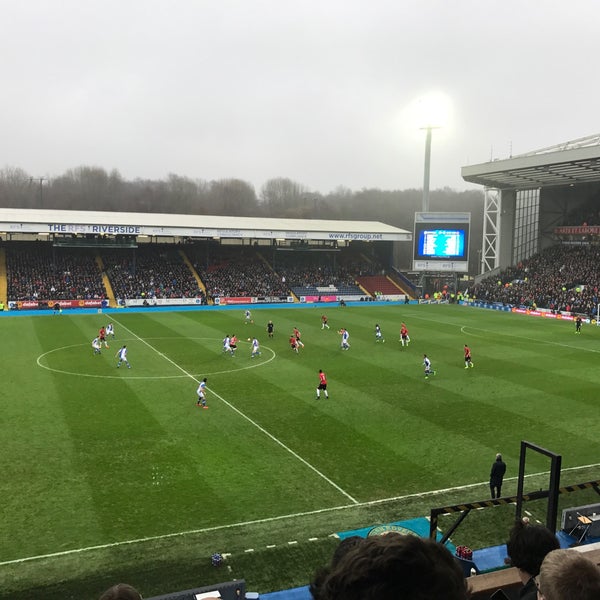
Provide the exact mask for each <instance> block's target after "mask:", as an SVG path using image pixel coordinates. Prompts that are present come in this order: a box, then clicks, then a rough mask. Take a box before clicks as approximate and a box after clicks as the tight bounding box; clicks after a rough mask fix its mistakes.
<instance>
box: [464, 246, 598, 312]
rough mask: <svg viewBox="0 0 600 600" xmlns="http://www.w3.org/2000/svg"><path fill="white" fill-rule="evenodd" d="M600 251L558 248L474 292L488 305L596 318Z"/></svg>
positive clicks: (589, 247)
mask: <svg viewBox="0 0 600 600" xmlns="http://www.w3.org/2000/svg"><path fill="white" fill-rule="evenodd" d="M599 261H600V247H598V246H592V245H576V246H573V245H558V246H553V247H551V248H548V249H546V250H544V251H542V252H540V253H539V254H536V255H534V256H532V257H531V258H529V259H527V260H524V261H522V262H520V263H519V264H518V265H516V266H514V267H509V268H508V269H505V270H504V271H502V272H501V273H499V274H497V275H495V276H491V277H488V278H487V279H485V280H483V281H482V282H481V283H479V284H477V285H476V286H474V288H473V289H472V290H470V295H471V296H475V297H476V298H477V299H479V300H484V301H486V302H499V303H502V304H505V305H511V306H524V307H530V308H547V309H550V310H554V311H556V312H572V313H580V314H586V315H593V314H595V312H596V307H597V305H598V298H599V296H598V287H599V286H600V269H599V265H600V262H599Z"/></svg>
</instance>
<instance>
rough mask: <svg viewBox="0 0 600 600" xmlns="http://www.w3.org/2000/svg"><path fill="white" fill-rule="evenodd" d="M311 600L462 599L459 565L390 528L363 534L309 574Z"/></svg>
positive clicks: (441, 550)
mask: <svg viewBox="0 0 600 600" xmlns="http://www.w3.org/2000/svg"><path fill="white" fill-rule="evenodd" d="M311 594H312V596H313V598H314V600H440V599H442V598H443V599H444V600H466V599H467V598H468V597H469V595H468V591H467V585H466V580H465V578H464V576H463V573H462V569H461V568H460V567H459V565H458V563H457V562H456V561H455V559H454V557H453V556H452V554H451V553H450V552H449V551H448V550H447V548H445V547H444V546H442V545H441V544H439V543H437V542H434V541H433V540H430V539H428V538H420V537H417V536H414V535H401V534H399V533H396V532H390V533H388V534H387V535H379V536H374V537H368V538H365V539H364V540H362V541H359V542H357V543H356V545H354V546H353V547H351V548H350V549H349V550H348V551H347V552H346V553H345V554H343V556H342V557H341V558H340V559H339V561H338V562H337V563H333V562H332V565H331V566H330V567H329V568H328V569H327V570H326V571H324V572H323V571H321V572H319V573H318V574H317V576H316V577H315V579H314V581H313V583H312V585H311Z"/></svg>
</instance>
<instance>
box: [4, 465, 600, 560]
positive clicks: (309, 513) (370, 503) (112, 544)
mask: <svg viewBox="0 0 600 600" xmlns="http://www.w3.org/2000/svg"><path fill="white" fill-rule="evenodd" d="M598 466H600V463H595V464H592V465H581V466H579V467H568V468H566V469H562V471H578V470H580V469H590V468H592V467H598ZM549 473H550V471H542V472H540V473H531V474H530V475H525V477H526V478H530V477H539V476H541V475H548V474H549ZM515 479H517V478H516V477H505V478H504V481H505V482H506V481H514V480H515ZM483 485H485V486H487V485H488V482H487V481H481V482H479V483H468V484H466V485H459V486H455V487H449V488H442V489H439V490H430V491H429V492H417V493H413V494H406V495H404V496H393V497H391V498H381V499H379V500H369V501H368V502H358V503H355V504H344V505H341V506H332V507H329V508H320V509H318V510H311V511H306V512H300V513H292V514H289V515H279V516H277V517H266V518H264V519H255V520H253V521H240V522H239V523H230V524H229V525H215V526H214V527H205V528H203V529H190V530H188V531H178V532H176V533H165V534H163V535H152V536H148V537H143V538H137V539H134V540H125V541H121V542H110V543H109V544H99V545H97V546H88V547H86V548H76V549H75V550H63V551H62V552H51V553H49V554H39V555H38V556H28V557H26V558H16V559H13V560H5V561H3V562H0V566H4V565H14V564H18V563H24V562H31V561H34V560H42V559H45V558H56V557H59V556H68V555H70V554H81V553H82V552H90V551H92V550H104V549H106V548H115V547H117V546H127V545H130V544H141V543H143V542H152V541H155V540H164V539H168V538H175V537H182V536H186V535H197V534H200V533H210V532H211V531H223V530H225V529H233V528H234V527H244V526H247V525H260V524H262V523H272V522H274V521H282V520H284V519H297V518H298V517H309V516H312V515H318V514H323V513H327V512H336V511H340V510H347V509H349V508H360V507H363V506H374V505H376V504H385V503H387V502H398V501H399V500H408V499H410V498H419V497H420V498H424V497H427V496H436V495H439V494H444V493H447V492H456V491H460V490H467V489H469V488H473V487H479V486H483Z"/></svg>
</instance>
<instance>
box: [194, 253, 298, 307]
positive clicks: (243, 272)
mask: <svg viewBox="0 0 600 600" xmlns="http://www.w3.org/2000/svg"><path fill="white" fill-rule="evenodd" d="M185 250H186V253H187V254H188V257H189V258H190V260H191V262H192V264H193V265H194V268H195V269H196V271H197V272H198V274H199V276H200V279H202V282H203V283H204V285H205V286H206V293H207V295H208V297H209V298H217V297H284V296H287V295H288V293H289V288H288V286H287V285H286V282H285V280H282V279H281V277H279V276H278V275H277V273H275V271H273V269H272V268H271V267H270V266H269V265H268V264H267V263H266V262H265V261H264V260H263V259H262V257H261V256H260V255H259V254H258V253H257V252H256V251H255V250H254V249H252V248H248V247H244V248H240V247H237V248H235V249H232V248H226V247H223V248H222V249H221V250H220V251H215V252H212V253H211V255H210V258H209V259H208V260H206V257H204V256H202V255H201V253H194V252H193V249H192V248H191V247H186V249H185Z"/></svg>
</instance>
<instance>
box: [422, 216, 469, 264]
mask: <svg viewBox="0 0 600 600" xmlns="http://www.w3.org/2000/svg"><path fill="white" fill-rule="evenodd" d="M418 225H424V228H423V229H421V228H420V227H418V229H420V231H417V236H418V237H417V239H416V256H415V258H426V259H430V260H431V259H441V260H465V259H466V256H467V248H468V244H467V241H468V230H467V229H465V228H463V227H448V225H446V226H442V227H437V226H434V227H432V226H431V225H430V224H425V223H419V224H418Z"/></svg>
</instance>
